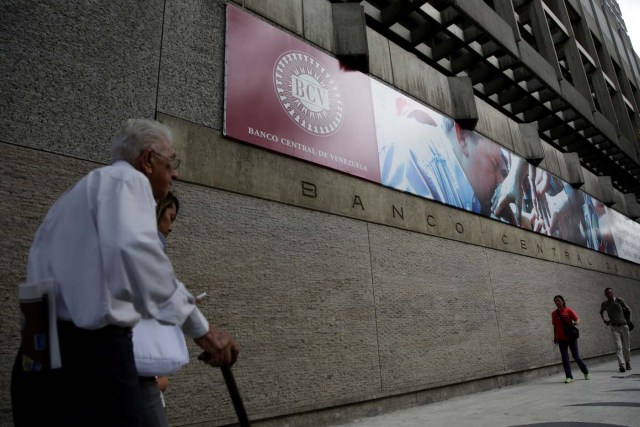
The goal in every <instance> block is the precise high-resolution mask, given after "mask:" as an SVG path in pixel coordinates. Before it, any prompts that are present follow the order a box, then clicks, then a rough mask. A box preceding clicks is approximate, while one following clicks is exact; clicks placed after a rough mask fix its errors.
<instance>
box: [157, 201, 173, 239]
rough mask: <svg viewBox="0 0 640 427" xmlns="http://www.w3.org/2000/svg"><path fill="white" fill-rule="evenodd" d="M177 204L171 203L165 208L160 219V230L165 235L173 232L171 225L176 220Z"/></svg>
mask: <svg viewBox="0 0 640 427" xmlns="http://www.w3.org/2000/svg"><path fill="white" fill-rule="evenodd" d="M176 215H177V212H176V205H175V204H173V203H172V204H170V205H169V206H168V207H167V208H166V209H165V210H164V213H163V214H162V216H161V217H160V220H159V221H158V230H159V231H160V232H161V233H162V234H164V236H165V237H167V236H168V235H169V233H171V226H172V225H173V221H175V220H176Z"/></svg>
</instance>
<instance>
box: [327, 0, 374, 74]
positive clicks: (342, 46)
mask: <svg viewBox="0 0 640 427" xmlns="http://www.w3.org/2000/svg"><path fill="white" fill-rule="evenodd" d="M331 10H332V20H333V38H334V52H335V54H336V56H337V57H338V59H339V60H340V61H342V62H343V63H345V64H346V65H348V66H349V67H351V68H353V69H356V70H358V71H362V72H363V73H368V72H369V47H368V45H367V26H366V23H365V18H364V9H363V8H362V6H361V5H360V4H359V3H332V4H331Z"/></svg>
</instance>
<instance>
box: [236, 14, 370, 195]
mask: <svg viewBox="0 0 640 427" xmlns="http://www.w3.org/2000/svg"><path fill="white" fill-rule="evenodd" d="M226 40H227V49H226V71H225V72H226V76H225V83H226V97H225V126H224V134H225V135H226V136H229V137H232V138H236V139H239V140H241V141H245V142H248V143H251V144H255V145H258V146H260V147H264V148H267V149H269V150H273V151H277V152H279V153H283V154H287V155H289V156H292V157H296V158H299V159H304V160H307V161H309V162H312V163H316V164H320V165H323V166H326V167H329V168H332V169H336V170H340V171H342V172H345V173H348V174H349V175H354V176H358V177H361V178H365V179H367V180H370V181H374V182H377V183H379V182H380V167H379V164H378V152H377V143H376V136H375V124H374V118H373V109H372V100H371V88H370V84H369V77H368V76H366V75H364V74H362V73H360V72H357V71H353V70H350V69H348V68H346V67H345V66H344V65H343V64H341V63H340V62H339V61H338V60H337V59H335V58H333V57H331V56H329V55H327V54H325V53H324V52H322V51H320V50H318V49H316V48H313V47H312V46H310V45H308V44H307V43H305V42H303V41H301V40H299V39H297V38H295V37H294V36H292V35H289V34H287V33H285V32H283V31H281V30H279V29H277V28H275V27H273V26H271V25H270V24H268V23H266V22H264V21H262V20H260V19H258V18H256V17H255V16H253V15H251V14H249V13H247V12H244V11H243V10H241V9H239V8H237V7H235V6H232V5H227V37H226Z"/></svg>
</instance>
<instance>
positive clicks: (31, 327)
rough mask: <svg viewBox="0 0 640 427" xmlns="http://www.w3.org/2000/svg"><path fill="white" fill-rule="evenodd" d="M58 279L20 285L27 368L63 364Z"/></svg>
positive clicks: (35, 369)
mask: <svg viewBox="0 0 640 427" xmlns="http://www.w3.org/2000/svg"><path fill="white" fill-rule="evenodd" d="M55 286H56V285H55V281H53V280H43V281H40V282H29V283H22V284H20V286H19V287H18V298H19V300H20V314H21V330H22V351H23V360H22V367H23V369H24V370H26V371H39V370H42V369H57V368H60V367H61V366H62V360H61V358H60V344H59V341H58V324H57V313H56V290H55Z"/></svg>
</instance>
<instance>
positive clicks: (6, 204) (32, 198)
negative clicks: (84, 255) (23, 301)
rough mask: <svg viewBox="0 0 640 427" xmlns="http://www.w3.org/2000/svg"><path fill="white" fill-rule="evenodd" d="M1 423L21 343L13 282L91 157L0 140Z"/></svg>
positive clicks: (5, 421) (7, 421) (7, 413)
mask: <svg viewBox="0 0 640 427" xmlns="http://www.w3.org/2000/svg"><path fill="white" fill-rule="evenodd" d="M0 158H2V159H3V161H2V162H0V175H1V176H2V180H0V226H1V227H2V229H3V230H4V231H5V236H4V238H3V239H2V241H1V242H0V251H1V252H2V254H3V256H2V257H0V271H2V275H0V294H1V295H2V297H3V300H2V301H3V304H2V322H0V341H1V342H2V343H3V345H2V347H1V348H0V425H3V426H4V425H12V424H11V407H10V402H11V400H10V398H9V384H10V378H11V367H12V366H13V361H14V359H15V357H16V351H17V350H18V346H19V344H20V341H19V340H20V338H19V336H20V320H19V316H18V284H19V283H21V282H23V281H24V280H25V278H26V273H27V254H28V252H29V247H30V246H31V241H32V240H33V236H34V234H35V232H36V230H37V228H38V226H39V225H40V223H41V222H42V219H43V218H44V216H45V214H46V213H47V211H48V210H49V208H50V207H51V205H53V203H54V202H55V201H56V199H57V198H58V196H60V195H61V194H62V193H63V192H64V191H65V190H66V189H67V188H69V187H70V186H71V185H73V184H74V183H75V182H76V181H77V180H78V179H80V178H81V177H82V176H83V175H84V174H85V173H87V172H88V171H89V170H91V169H93V168H95V167H96V166H97V165H96V164H95V163H90V162H85V161H80V160H77V159H72V158H68V157H62V156H57V155H53V154H47V153H43V152H41V151H37V150H32V149H25V148H20V147H16V146H11V145H7V144H0Z"/></svg>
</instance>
